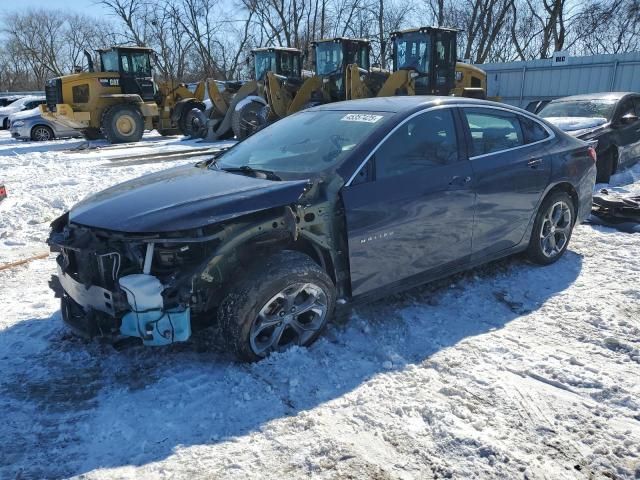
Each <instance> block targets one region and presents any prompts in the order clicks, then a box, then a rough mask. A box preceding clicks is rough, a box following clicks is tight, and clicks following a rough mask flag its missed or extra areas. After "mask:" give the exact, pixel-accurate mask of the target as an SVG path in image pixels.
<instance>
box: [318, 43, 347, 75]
mask: <svg viewBox="0 0 640 480" xmlns="http://www.w3.org/2000/svg"><path fill="white" fill-rule="evenodd" d="M342 59H343V56H342V44H341V43H339V42H331V41H329V42H320V43H318V44H317V45H316V74H317V75H330V74H332V73H336V72H338V71H339V70H340V69H341V68H342Z"/></svg>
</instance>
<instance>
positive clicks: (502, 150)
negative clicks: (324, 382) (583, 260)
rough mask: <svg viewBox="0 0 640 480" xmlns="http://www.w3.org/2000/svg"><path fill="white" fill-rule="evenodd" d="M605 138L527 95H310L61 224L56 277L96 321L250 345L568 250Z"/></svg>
mask: <svg viewBox="0 0 640 480" xmlns="http://www.w3.org/2000/svg"><path fill="white" fill-rule="evenodd" d="M595 174H596V168H595V152H594V150H593V149H592V148H591V147H589V145H588V144H586V143H584V142H583V141H581V140H578V139H575V138H572V137H570V136H568V135H566V134H565V133H563V132H562V131H560V130H559V129H558V128H556V127H554V126H552V125H550V124H548V123H546V122H545V121H543V120H541V119H540V118H538V117H536V116H533V115H531V114H529V113H528V112H525V111H523V110H520V109H516V108H512V107H509V106H507V105H502V104H497V103H491V102H486V101H482V100H473V99H463V98H455V97H394V98H379V99H368V100H358V101H352V102H342V103H334V104H329V105H324V106H319V107H315V108H311V109H309V110H305V111H303V112H300V113H298V114H296V115H292V116H290V117H287V118H285V119H283V120H281V121H279V122H277V123H274V124H273V125H271V126H269V127H267V128H265V129H264V130H262V131H260V132H258V133H256V134H255V135H254V136H252V137H250V138H248V139H247V140H245V141H243V142H240V143H238V144H236V145H235V146H234V147H232V148H230V149H229V150H227V151H225V152H223V153H222V154H220V155H218V156H217V157H216V158H211V159H209V160H207V161H204V162H200V163H198V164H196V165H194V166H185V167H179V168H174V169H171V170H166V171H163V172H160V173H156V174H151V175H147V176H144V177H141V178H138V179H136V180H132V181H129V182H126V183H123V184H120V185H117V186H115V187H112V188H109V189H107V190H105V191H103V192H101V193H98V194H96V195H94V196H92V197H90V198H87V199H86V200H84V201H83V202H81V203H80V204H78V205H77V206H75V207H74V208H73V209H72V210H71V211H70V212H68V213H66V214H65V215H63V216H62V217H60V218H59V219H57V220H56V221H55V222H54V223H53V224H52V231H51V235H50V238H49V244H50V245H51V247H52V249H53V250H55V251H57V252H60V253H59V255H58V257H57V264H58V274H57V276H56V277H55V278H54V279H53V281H52V287H53V288H54V290H55V291H56V292H57V294H58V295H59V296H60V297H61V301H62V307H61V308H62V314H63V318H64V320H65V322H66V323H67V324H69V325H70V326H71V327H72V328H73V329H74V330H75V331H77V332H79V333H81V334H83V335H85V336H89V337H93V336H97V335H103V336H109V337H112V338H114V339H117V338H122V337H134V338H139V339H140V341H141V342H142V343H144V344H146V345H165V344H169V343H172V342H177V341H184V340H186V339H188V338H189V337H190V335H191V332H192V331H193V330H195V329H197V328H201V327H207V326H214V327H216V328H212V329H210V330H209V331H210V332H212V334H215V335H219V336H221V338H222V339H223V341H224V342H225V343H226V344H227V345H228V346H229V348H230V349H231V350H232V351H234V352H235V353H236V354H237V355H238V357H240V358H241V359H244V360H257V359H260V358H262V357H264V356H266V355H268V354H269V353H270V352H272V351H274V350H275V351H277V350H281V349H283V348H286V347H287V346H289V345H309V344H310V343H311V342H313V341H314V340H315V339H316V338H318V336H319V335H320V333H321V332H322V330H323V328H324V327H325V325H326V324H327V321H328V320H329V319H330V318H331V316H332V314H333V312H334V309H335V306H336V304H338V305H340V306H341V307H342V306H348V305H350V304H353V303H354V302H357V301H360V300H367V299H372V298H374V297H379V296H381V295H385V294H389V293H392V292H396V291H399V290H401V289H405V288H409V287H412V286H414V285H417V284H421V283H425V282H428V281H431V280H434V279H437V278H440V277H443V276H446V275H450V274H452V273H455V272H458V271H461V270H464V269H468V268H470V267H473V266H476V265H479V264H481V263H485V262H487V261H490V260H494V259H497V258H500V257H504V256H507V255H511V254H514V253H517V252H526V255H527V256H528V257H529V258H530V259H531V260H532V261H534V262H536V263H539V264H550V263H552V262H555V261H556V260H558V259H559V258H560V257H561V256H562V254H563V253H564V251H565V250H566V248H567V245H568V243H569V240H570V238H571V233H572V230H573V227H574V225H575V224H576V223H577V222H580V221H581V220H582V219H584V218H585V217H586V216H587V215H588V214H589V211H590V207H591V193H592V188H593V185H594V181H595Z"/></svg>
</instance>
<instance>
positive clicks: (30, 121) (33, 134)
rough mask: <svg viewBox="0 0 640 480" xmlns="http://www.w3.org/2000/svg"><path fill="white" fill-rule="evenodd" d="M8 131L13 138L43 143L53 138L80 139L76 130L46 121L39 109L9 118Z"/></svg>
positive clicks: (79, 134)
mask: <svg viewBox="0 0 640 480" xmlns="http://www.w3.org/2000/svg"><path fill="white" fill-rule="evenodd" d="M10 125H11V126H10V127H9V131H10V132H11V136H12V137H13V138H17V139H20V140H34V141H36V142H44V141H47V140H53V139H54V138H63V137H81V136H82V134H81V133H80V132H79V131H78V130H74V129H73V128H69V127H66V126H64V125H62V124H60V123H57V122H52V121H51V120H47V119H46V118H43V117H42V115H40V109H39V108H34V109H32V110H28V111H26V112H19V113H14V114H13V115H11V116H10Z"/></svg>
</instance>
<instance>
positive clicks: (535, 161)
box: [527, 158, 542, 168]
mask: <svg viewBox="0 0 640 480" xmlns="http://www.w3.org/2000/svg"><path fill="white" fill-rule="evenodd" d="M540 165H542V159H541V158H532V159H531V160H529V161H528V162H527V167H529V168H537V167H539V166H540Z"/></svg>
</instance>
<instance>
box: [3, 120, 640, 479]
mask: <svg viewBox="0 0 640 480" xmlns="http://www.w3.org/2000/svg"><path fill="white" fill-rule="evenodd" d="M145 140H147V141H157V142H160V143H155V144H153V147H152V148H154V149H156V150H162V149H169V148H176V145H180V146H183V145H187V147H189V148H193V146H194V145H193V144H188V143H186V144H185V143H181V142H179V141H178V140H176V139H160V138H153V137H145ZM77 143H78V141H77V140H76V141H68V142H51V143H48V144H29V143H25V144H23V143H14V142H13V141H12V140H11V139H9V138H8V136H7V134H6V132H0V183H2V182H4V183H5V184H6V186H7V189H8V192H9V195H10V198H9V199H7V200H5V201H3V202H2V203H0V265H2V264H4V263H6V262H10V261H14V260H18V259H21V258H26V257H28V256H30V255H33V254H34V253H39V252H43V251H46V246H45V245H44V244H43V240H44V239H45V238H46V235H47V230H48V223H49V222H50V221H51V220H52V219H53V218H54V217H56V216H57V215H59V214H60V213H62V212H63V211H64V210H65V209H67V208H69V207H70V206H71V205H72V204H74V203H75V202H77V201H78V200H80V199H81V198H82V197H84V196H85V195H87V194H88V193H90V192H93V191H96V190H98V189H101V188H103V187H106V186H108V185H111V184H113V183H116V182H119V181H121V180H124V179H127V178H130V177H134V176H137V175H140V174H142V173H145V172H150V171H155V170H158V169H161V168H164V167H166V166H168V165H169V164H168V163H153V164H143V165H126V166H118V167H113V163H116V162H112V161H110V160H109V159H108V157H109V156H113V155H116V153H115V152H117V151H107V150H105V151H103V152H100V151H97V152H87V153H81V154H68V153H64V152H63V151H62V150H64V149H66V148H69V147H70V146H73V145H74V144H77ZM143 148H144V147H135V149H128V150H127V152H128V153H140V151H141V150H140V149H143ZM121 154H122V152H118V153H117V155H121ZM612 183H613V184H616V185H618V188H620V189H621V190H638V191H640V167H635V168H634V169H633V170H631V171H628V172H624V173H621V174H619V175H617V176H616V177H614V179H613V182H612ZM53 271H54V262H53V260H52V258H51V257H50V258H46V259H41V260H35V261H32V262H30V263H28V264H26V265H24V266H20V267H16V268H11V269H8V270H4V271H0V305H1V306H2V313H1V314H0V412H2V414H1V415H2V416H1V421H0V478H1V479H40V478H67V477H73V476H78V477H82V478H89V479H115V478H118V479H146V478H149V479H151V478H153V479H155V478H167V479H168V478H171V479H173V478H178V479H198V478H239V479H244V478H273V479H281V478H306V477H309V476H314V477H318V478H340V479H342V478H375V479H396V478H401V479H411V478H415V479H425V478H459V479H468V478H501V479H502V478H529V479H533V478H535V479H538V478H540V479H543V478H545V479H554V480H555V479H573V478H577V479H582V478H585V479H586V478H629V479H633V478H636V479H637V478H640V286H639V280H638V279H639V277H640V235H638V234H625V233H620V232H617V231H615V230H612V229H609V228H605V227H592V226H588V225H583V226H579V227H578V228H577V229H576V231H575V234H574V237H573V239H572V241H571V245H570V249H569V251H568V252H567V254H566V255H565V256H564V258H563V259H562V260H561V261H559V262H558V263H556V264H554V265H552V266H550V267H545V268H540V267H535V266H532V265H530V264H527V263H526V262H524V261H523V260H522V259H520V258H513V259H509V260H505V261H501V262H497V263H493V264H491V265H488V266H486V267H483V268H480V269H477V270H474V271H472V272H469V273H466V274H463V275H458V276H456V277H453V278H451V279H448V280H446V281H443V282H440V283H438V284H436V285H431V286H427V287H422V288H419V289H415V290H412V291H411V292H409V293H406V294H403V295H398V296H394V297H391V298H388V299H386V300H384V301H380V302H377V303H374V304H371V305H368V306H366V307H362V308H359V309H357V310H356V311H354V312H353V314H352V315H351V317H350V318H349V319H348V320H345V321H343V322H341V323H339V324H336V325H333V326H331V328H330V329H329V331H328V333H327V334H326V335H325V336H324V337H323V338H322V339H321V340H320V341H318V342H317V343H316V344H315V345H314V346H312V347H311V348H309V349H293V350H290V351H287V352H285V353H282V354H277V355H273V356H272V357H270V358H268V359H267V360H264V361H262V362H259V363H257V364H253V365H241V364H237V363H234V362H233V361H232V360H231V359H230V358H228V357H227V356H225V355H224V354H223V353H220V352H217V351H215V350H213V349H212V348H211V347H208V346H207V345H206V343H205V342H201V341H199V340H194V341H193V342H190V343H187V344H182V345H176V346H173V347H170V348H161V349H149V348H142V347H140V348H132V349H129V350H125V351H122V352H116V351H114V350H113V348H112V347H110V346H108V345H104V344H100V343H97V342H94V343H86V342H83V341H81V340H79V339H76V338H74V337H72V336H71V335H70V334H69V333H68V332H67V330H66V329H65V328H64V327H63V325H62V322H61V319H60V313H59V311H58V304H57V302H56V300H55V299H54V298H53V295H52V293H51V292H50V291H49V290H48V287H47V281H48V279H49V277H50V275H51V274H52V273H53Z"/></svg>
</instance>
